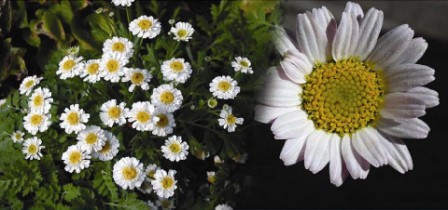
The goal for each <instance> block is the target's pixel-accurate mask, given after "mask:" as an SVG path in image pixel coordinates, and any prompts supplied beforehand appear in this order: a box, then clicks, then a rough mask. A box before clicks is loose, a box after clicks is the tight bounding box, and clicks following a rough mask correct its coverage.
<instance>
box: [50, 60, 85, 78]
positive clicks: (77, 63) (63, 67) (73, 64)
mask: <svg viewBox="0 0 448 210" xmlns="http://www.w3.org/2000/svg"><path fill="white" fill-rule="evenodd" d="M82 59H83V58H82V56H80V57H76V56H75V55H72V54H71V55H67V56H65V57H64V58H63V59H62V61H61V62H59V69H58V70H57V71H56V74H57V75H59V78H61V79H67V78H73V77H75V76H78V75H79V74H80V73H81V71H82V69H83V68H84V63H83V62H81V61H82Z"/></svg>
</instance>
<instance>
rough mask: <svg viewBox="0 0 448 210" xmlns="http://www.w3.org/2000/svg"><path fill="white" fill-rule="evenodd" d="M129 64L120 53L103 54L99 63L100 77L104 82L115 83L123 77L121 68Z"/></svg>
mask: <svg viewBox="0 0 448 210" xmlns="http://www.w3.org/2000/svg"><path fill="white" fill-rule="evenodd" d="M128 62H129V60H128V58H127V57H126V56H125V55H123V54H120V53H114V52H111V53H106V54H103V57H102V58H101V63H100V76H101V77H103V78H104V80H106V81H110V82H113V83H117V82H119V81H120V78H121V76H123V75H124V70H123V67H124V66H125V65H126V64H127V63H128Z"/></svg>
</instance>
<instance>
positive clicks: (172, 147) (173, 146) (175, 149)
mask: <svg viewBox="0 0 448 210" xmlns="http://www.w3.org/2000/svg"><path fill="white" fill-rule="evenodd" d="M168 148H169V149H170V150H171V152H172V153H174V154H177V153H179V152H180V151H182V147H181V146H180V144H178V143H172V144H170V146H168Z"/></svg>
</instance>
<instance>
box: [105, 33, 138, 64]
mask: <svg viewBox="0 0 448 210" xmlns="http://www.w3.org/2000/svg"><path fill="white" fill-rule="evenodd" d="M103 53H106V54H107V53H118V54H123V55H124V56H125V57H126V58H128V59H129V58H130V57H132V55H133V54H134V45H133V44H132V42H131V41H129V40H128V39H126V38H124V37H116V36H115V37H112V38H111V39H107V40H106V41H104V44H103Z"/></svg>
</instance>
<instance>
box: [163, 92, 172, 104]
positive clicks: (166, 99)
mask: <svg viewBox="0 0 448 210" xmlns="http://www.w3.org/2000/svg"><path fill="white" fill-rule="evenodd" d="M160 101H161V102H162V103H164V104H171V103H172V102H173V101H174V95H173V93H172V92H170V91H165V92H163V93H162V94H160Z"/></svg>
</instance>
